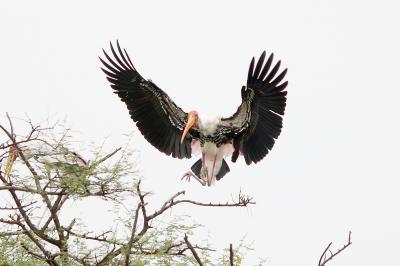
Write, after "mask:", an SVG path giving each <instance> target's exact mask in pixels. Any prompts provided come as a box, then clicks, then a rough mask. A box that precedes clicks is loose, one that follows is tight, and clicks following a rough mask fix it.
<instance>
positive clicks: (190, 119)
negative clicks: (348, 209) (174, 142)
mask: <svg viewBox="0 0 400 266" xmlns="http://www.w3.org/2000/svg"><path fill="white" fill-rule="evenodd" d="M195 123H196V115H195V114H192V113H189V116H188V121H187V123H186V127H185V129H184V130H183V133H182V137H181V144H182V143H183V141H184V140H185V137H186V135H187V133H188V132H189V129H191V128H192V127H193V125H194V124H195Z"/></svg>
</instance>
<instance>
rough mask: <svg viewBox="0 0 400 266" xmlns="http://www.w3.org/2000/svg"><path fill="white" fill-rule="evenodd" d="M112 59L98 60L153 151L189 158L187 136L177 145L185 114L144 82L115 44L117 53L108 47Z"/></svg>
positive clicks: (125, 53)
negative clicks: (155, 149)
mask: <svg viewBox="0 0 400 266" xmlns="http://www.w3.org/2000/svg"><path fill="white" fill-rule="evenodd" d="M110 49H111V53H112V56H113V58H111V57H110V56H109V55H108V54H107V53H106V52H105V51H104V50H103V52H104V56H105V58H106V59H107V60H103V59H102V58H100V61H101V62H102V64H103V66H104V68H101V69H102V70H103V72H104V73H105V74H106V75H107V80H108V81H109V82H110V83H111V87H112V88H113V89H114V93H116V94H117V95H118V96H119V98H120V99H121V101H123V102H124V103H125V104H126V106H127V108H128V110H129V114H130V116H131V118H132V119H133V121H135V122H136V125H137V127H138V128H139V131H140V132H141V133H142V135H143V136H144V137H145V138H146V140H147V141H149V142H150V143H151V144H152V145H153V146H154V147H156V148H157V149H158V150H160V151H161V152H163V153H165V154H167V155H172V157H174V158H180V159H182V158H190V157H191V152H192V150H191V145H190V144H191V138H192V137H191V135H190V134H189V135H188V136H187V138H186V139H185V140H184V142H183V143H182V144H181V143H180V137H181V134H182V131H183V128H184V127H185V123H186V121H187V116H188V115H187V113H186V112H184V111H183V110H182V109H181V108H179V107H178V106H177V105H176V104H175V103H174V102H173V101H172V100H171V99H170V98H169V97H168V95H167V94H166V93H165V92H164V91H162V90H161V89H160V88H158V87H157V85H155V84H154V83H153V82H151V81H148V80H145V79H144V78H143V77H142V76H141V75H140V74H139V73H138V72H137V71H136V69H135V67H134V66H133V64H132V61H131V59H130V57H129V55H128V53H127V52H126V50H125V49H124V50H122V49H121V47H120V45H119V43H118V41H117V50H116V49H114V47H113V45H112V43H110Z"/></svg>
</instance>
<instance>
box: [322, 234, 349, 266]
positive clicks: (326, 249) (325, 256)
mask: <svg viewBox="0 0 400 266" xmlns="http://www.w3.org/2000/svg"><path fill="white" fill-rule="evenodd" d="M351 244H352V242H351V231H349V237H348V240H347V243H346V244H345V245H344V246H343V247H341V248H339V249H338V250H337V251H336V252H334V253H332V251H331V250H330V247H331V245H332V242H330V243H329V244H328V246H327V247H326V248H325V250H324V252H322V254H321V257H320V258H319V261H318V266H325V265H326V263H328V262H329V261H330V260H332V259H333V258H334V257H335V256H336V255H338V254H340V253H341V252H342V251H343V250H345V249H346V248H347V247H348V246H350V245H351ZM328 251H329V253H330V255H329V256H327V252H328Z"/></svg>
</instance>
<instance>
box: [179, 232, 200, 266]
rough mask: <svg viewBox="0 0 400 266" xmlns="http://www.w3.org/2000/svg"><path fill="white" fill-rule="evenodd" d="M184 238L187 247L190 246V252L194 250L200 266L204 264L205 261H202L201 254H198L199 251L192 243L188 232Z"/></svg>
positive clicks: (194, 255)
mask: <svg viewBox="0 0 400 266" xmlns="http://www.w3.org/2000/svg"><path fill="white" fill-rule="evenodd" d="M183 239H184V240H185V243H186V245H187V247H188V248H189V250H190V252H192V254H193V257H194V258H195V260H196V261H197V263H198V264H199V266H203V262H201V259H200V257H199V255H198V254H197V251H196V250H195V249H194V248H193V246H192V244H191V243H190V242H189V239H188V236H187V235H186V234H185V237H184V238H183Z"/></svg>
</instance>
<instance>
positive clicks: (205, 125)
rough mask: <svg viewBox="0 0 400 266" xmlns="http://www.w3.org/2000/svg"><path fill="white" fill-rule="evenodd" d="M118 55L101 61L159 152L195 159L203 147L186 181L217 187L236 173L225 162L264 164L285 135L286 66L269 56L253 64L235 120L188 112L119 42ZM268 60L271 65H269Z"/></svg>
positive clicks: (175, 156)
mask: <svg viewBox="0 0 400 266" xmlns="http://www.w3.org/2000/svg"><path fill="white" fill-rule="evenodd" d="M110 48H111V53H110V55H111V54H112V56H110V55H109V54H107V53H106V52H105V51H104V49H103V52H104V56H105V59H102V58H101V57H99V58H100V60H101V62H102V64H103V67H102V70H103V72H104V73H105V74H106V75H107V79H108V81H109V82H110V83H111V87H112V88H113V89H114V93H116V94H117V95H118V96H119V98H120V99H121V101H123V102H124V103H125V104H126V106H127V107H128V110H129V114H130V116H131V118H132V119H133V121H134V122H135V123H136V125H137V127H138V128H139V130H140V132H141V133H142V135H143V136H144V137H145V139H146V140H147V141H148V142H150V143H151V144H152V145H153V146H154V147H156V148H157V149H158V150H159V151H161V152H163V153H165V154H167V155H171V156H172V157H174V158H179V159H183V158H191V156H192V150H194V149H195V148H196V147H199V148H200V150H201V158H200V159H199V160H198V161H196V162H195V163H194V164H193V166H192V167H191V171H189V172H188V173H186V174H185V175H184V177H187V178H188V179H189V180H190V177H194V178H196V179H197V180H198V181H199V182H200V183H201V184H203V185H208V186H211V185H212V184H214V183H215V180H220V179H221V178H222V177H223V176H224V175H226V174H227V173H228V172H229V171H230V169H229V166H228V164H227V162H226V161H225V159H224V158H225V157H227V156H230V155H231V160H232V162H236V160H237V159H238V157H239V155H242V156H243V157H244V160H245V162H246V164H247V165H250V164H251V163H257V162H259V161H261V160H262V159H263V158H264V157H265V156H266V155H267V154H268V152H269V151H270V150H271V149H272V147H273V146H274V143H275V139H277V138H278V136H279V135H280V133H281V129H282V116H283V114H284V112H285V107H286V95H287V91H285V88H286V86H287V85H288V82H287V81H284V78H285V75H286V72H287V69H284V70H283V71H281V72H279V68H280V65H281V62H280V61H278V62H277V63H273V57H274V55H273V54H271V55H270V56H269V57H268V59H267V60H266V61H265V59H266V53H265V51H264V52H263V53H262V54H261V56H260V58H259V59H258V61H257V64H256V63H255V59H254V57H253V59H252V60H251V63H250V67H249V70H248V75H247V84H246V86H242V88H241V96H242V103H241V104H240V105H239V107H238V109H237V110H236V112H235V113H234V114H233V115H232V116H230V117H220V116H214V117H207V116H203V115H201V114H199V113H198V112H197V111H190V112H188V113H187V112H185V111H183V110H182V109H181V108H180V107H179V106H177V105H176V104H175V103H174V102H173V101H172V100H171V98H170V97H169V96H168V95H167V94H166V93H165V92H164V91H163V90H162V89H160V88H159V87H158V86H157V85H156V84H154V83H153V82H152V81H151V80H149V79H145V78H143V77H142V76H141V75H140V74H139V72H138V71H137V70H136V68H135V67H134V65H133V63H132V61H131V59H130V58H129V55H128V53H127V52H126V50H125V49H124V50H122V49H121V47H120V45H119V43H118V41H117V46H116V48H117V49H114V46H113V45H112V43H110ZM264 61H265V63H264Z"/></svg>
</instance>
